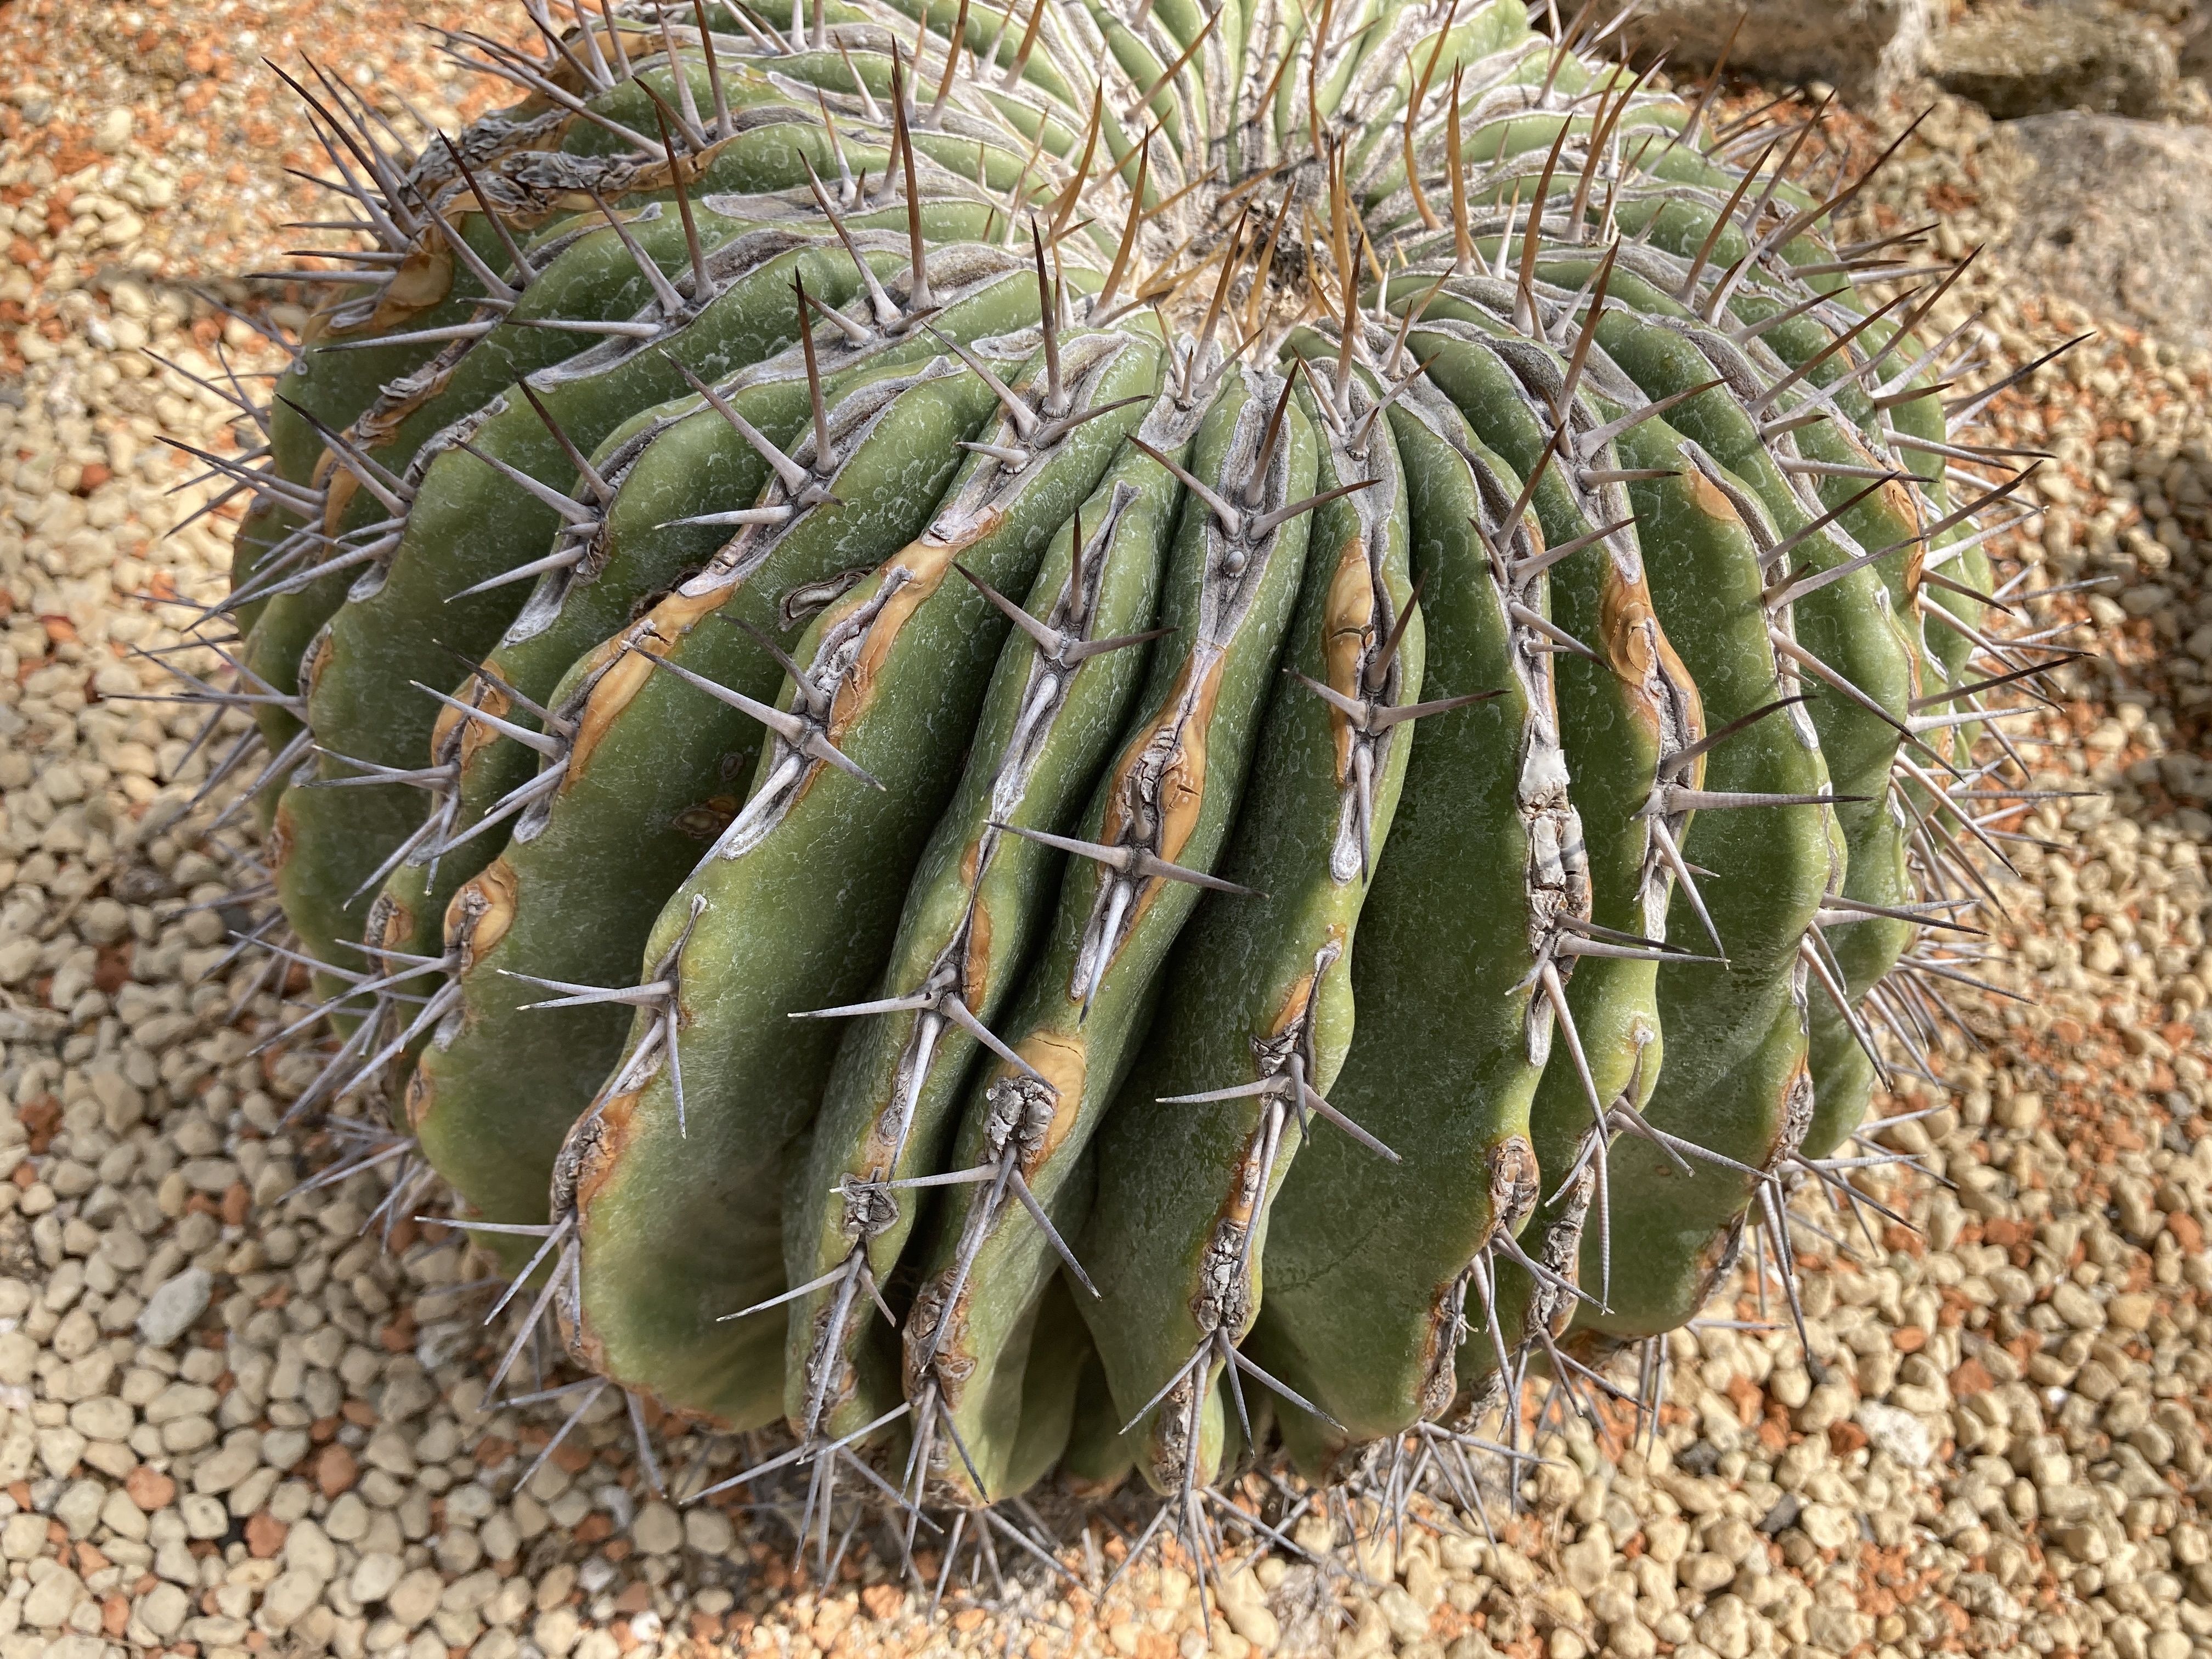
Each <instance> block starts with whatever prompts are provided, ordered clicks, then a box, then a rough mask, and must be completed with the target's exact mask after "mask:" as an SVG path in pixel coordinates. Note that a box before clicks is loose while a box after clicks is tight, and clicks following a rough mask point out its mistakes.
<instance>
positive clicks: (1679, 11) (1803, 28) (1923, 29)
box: [1560, 0, 1942, 100]
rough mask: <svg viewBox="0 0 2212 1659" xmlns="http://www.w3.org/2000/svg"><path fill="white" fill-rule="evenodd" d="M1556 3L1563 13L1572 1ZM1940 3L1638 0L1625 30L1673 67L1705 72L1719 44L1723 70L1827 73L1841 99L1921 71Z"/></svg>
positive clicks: (1809, 76)
mask: <svg viewBox="0 0 2212 1659" xmlns="http://www.w3.org/2000/svg"><path fill="white" fill-rule="evenodd" d="M1623 6H1624V0H1599V4H1598V8H1597V15H1600V16H1601V17H1602V16H1610V15H1613V14H1614V13H1617V12H1619V11H1620V10H1621V9H1623ZM1571 9H1573V8H1570V7H1567V6H1565V5H1562V6H1561V7H1560V13H1561V15H1566V14H1567V13H1568V12H1569V11H1570V10H1571ZM1941 12H1942V7H1940V6H1938V5H1936V4H1935V3H1933V0H1826V3H1823V4H1820V5H1811V6H1808V5H1806V4H1804V3H1803V0H1644V3H1643V4H1641V5H1639V6H1638V7H1637V8H1636V14H1635V15H1634V16H1633V17H1632V18H1631V19H1630V20H1629V21H1628V22H1627V24H1626V26H1625V27H1624V28H1623V31H1622V33H1623V34H1624V35H1625V37H1626V45H1627V46H1628V48H1629V49H1630V50H1631V51H1632V52H1633V53H1634V54H1635V55H1636V56H1637V57H1638V59H1639V60H1640V59H1643V58H1648V57H1650V56H1651V55H1653V54H1656V53H1657V52H1662V51H1664V52H1667V53H1668V58H1667V62H1668V66H1669V67H1670V68H1673V69H1674V70H1705V69H1709V68H1711V66H1712V64H1714V62H1715V61H1716V60H1717V59H1718V58H1719V57H1720V54H1721V52H1722V50H1723V47H1725V48H1726V49H1727V52H1728V63H1729V68H1730V69H1734V70H1744V71H1746V72H1747V73H1749V74H1752V75H1756V76H1762V77H1764V78H1766V79H1769V80H1777V81H1826V82H1829V83H1830V84H1832V86H1834V87H1835V88H1837V89H1838V91H1840V92H1841V93H1843V94H1844V95H1845V96H1846V97H1848V98H1851V99H1854V100H1871V99H1878V98H1881V97H1882V96H1884V95H1886V94H1888V93H1889V92H1891V91H1893V90H1894V89H1895V88H1897V87H1899V85H1900V84H1901V83H1902V82H1905V81H1909V80H1911V78H1912V77H1913V76H1915V75H1917V74H1918V73H1919V70H1920V66H1921V61H1922V58H1923V56H1924V55H1925V53H1926V52H1927V49H1928V43H1929V36H1930V33H1931V31H1932V30H1933V29H1934V28H1935V27H1936V26H1937V24H1938V22H1939V21H1940V14H1941ZM1739 20H1741V27H1738V21H1739ZM1731 32H1733V33H1734V34H1735V42H1734V44H1733V45H1730V44H1729V35H1730V33H1731Z"/></svg>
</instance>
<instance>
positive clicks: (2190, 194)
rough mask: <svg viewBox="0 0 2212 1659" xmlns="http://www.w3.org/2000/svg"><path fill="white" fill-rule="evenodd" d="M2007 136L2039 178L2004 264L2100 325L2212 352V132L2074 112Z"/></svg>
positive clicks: (2012, 127)
mask: <svg viewBox="0 0 2212 1659" xmlns="http://www.w3.org/2000/svg"><path fill="white" fill-rule="evenodd" d="M2002 131H2003V137H2004V139H2005V142H2007V143H2010V144H2012V145H2014V146H2015V147H2016V148H2017V149H2018V150H2019V151H2020V153H2021V155H2024V156H2026V157H2027V159H2028V160H2029V161H2033V163H2034V168H2035V170H2034V173H2033V175H2032V177H2031V178H2030V179H2028V180H2027V184H2026V186H2025V188H2024V189H2023V190H2022V191H2021V199H2020V213H2019V216H2018V218H2017V219H2016V220H2015V222H2014V225H2013V228H2012V234H2011V238H2010V240H2008V243H2007V244H2006V246H2005V249H2004V254H2005V260H2006V263H2007V264H2008V265H2009V266H2011V267H2012V268H2013V269H2015V270H2019V271H2021V273H2022V274H2023V275H2025V276H2027V277H2028V278H2030V279H2031V280H2032V281H2033V283H2035V284H2036V285H2037V286H2038V287H2039V288H2042V289H2047V290H2049V291H2050V292H2051V293H2054V294H2063V295H2065V296H2066V297H2067V298H2068V299H2070V300H2072V301H2075V303H2076V304H2078V305H2081V306H2083V307H2087V309H2089V310H2091V311H2093V312H2095V313H2098V314H2100V315H2102V316H2108V317H2116V318H2121V319H2125V320H2126V321H2128V322H2130V323H2132V324H2134V325H2136V326H2137V327H2139V328H2148V329H2151V330H2154V331H2155V332H2157V334H2158V335H2159V336H2160V337H2161V338H2163V339H2166V340H2170V341H2172V342H2173V343H2175V344H2177V345H2187V346H2204V345H2212V129H2207V128H2204V127H2192V126H2168V125H2161V124H2160V123H2158V122H2154V121H2131V120H2128V119H2126V118H2123V117H2120V116H2115V115H2089V114H2083V113H2078V112H2075V113H2066V114H2058V115H2035V116H2030V117H2028V118H2027V119H2025V120H2020V121H2012V122H2008V123H2007V124H2006V125H2005V126H2004V127H2003V129H2002Z"/></svg>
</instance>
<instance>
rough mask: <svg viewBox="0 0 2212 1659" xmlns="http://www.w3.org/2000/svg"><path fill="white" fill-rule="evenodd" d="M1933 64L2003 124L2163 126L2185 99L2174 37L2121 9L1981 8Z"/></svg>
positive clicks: (1934, 52) (1950, 31)
mask: <svg viewBox="0 0 2212 1659" xmlns="http://www.w3.org/2000/svg"><path fill="white" fill-rule="evenodd" d="M1814 10H1815V11H1818V10H1820V9H1818V8H1815V9H1814ZM1926 63H1927V69H1928V72H1929V75H1930V76H1933V77H1934V78H1935V80H1936V82H1938V83H1939V84H1941V85H1942V86H1943V87H1944V88H1947V89H1948V90H1949V91H1952V92H1955V93H1957V94H1959V95H1960V97H1962V98H1966V99H1970V100H1972V101H1973V102H1975V103H1977V104H1979V105H1980V106H1982V107H1983V108H1984V109H1985V110H1987V111H1988V112H1990V114H1991V115H1993V116H1995V117H1996V118H1997V119H1999V120H2001V121H2009V120H2015V119H2017V118H2020V117H2021V116H2027V115H2042V114H2046V113H2049V112H2052V111H2057V110H2090V111H2093V112H2099V113H2103V114H2116V115H2128V116H2135V117H2138V118H2157V117H2159V116H2162V115H2166V114H2168V113H2170V112H2174V110H2175V109H2176V107H2177V101H2178V97H2179V93H2178V88H2177V86H2176V82H2177V79H2178V76H2179V66H2178V64H2177V63H2176V60H2175V55H2174V48H2173V46H2172V41H2171V40H2169V38H2168V36H2167V34H2166V31H2165V30H2164V28H2162V27H2160V25H2159V24H2157V23H2155V22H2153V21H2150V20H2148V19H2147V18H2144V17H2142V16H2140V15H2136V13H2135V12H2132V11H2129V10H2125V9H2122V8H2121V7H2118V6H2117V5H2086V6H2073V5H2065V4H2048V3H2045V4H2031V3H2021V0H2006V3H2002V4H1996V5H1987V6H1980V7H1977V8H1975V9H1973V10H1972V11H1970V12H1968V13H1967V14H1966V15H1965V16H1964V17H1962V18H1960V20H1958V21H1955V22H1954V23H1953V24H1952V25H1951V26H1950V27H1948V28H1946V29H1944V30H1943V31H1942V33H1941V34H1940V35H1938V36H1936V37H1934V38H1933V39H1932V40H1931V42H1930V44H1929V49H1928V52H1927V58H1926Z"/></svg>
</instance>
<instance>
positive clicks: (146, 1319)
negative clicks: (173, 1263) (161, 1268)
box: [138, 1267, 215, 1348]
mask: <svg viewBox="0 0 2212 1659" xmlns="http://www.w3.org/2000/svg"><path fill="white" fill-rule="evenodd" d="M214 1289H215V1281H214V1280H213V1279H210V1277H209V1276H208V1274H207V1272H206V1270H205V1269H204V1268H200V1267H187V1268H185V1270H184V1272H182V1273H179V1274H178V1275H177V1276H176V1277H175V1278H174V1279H168V1280H167V1281H165V1282H164V1283H163V1284H162V1285H161V1287H160V1288H159V1289H157V1290H156V1291H155V1292H154V1294H153V1295H151V1296H149V1297H147V1298H146V1305H145V1307H144V1308H143V1310H141V1311H140V1312H139V1315H138V1338H139V1340H141V1341H142V1342H145V1343H147V1344H149V1346H153V1347H156V1348H166V1347H167V1346H169V1345H170V1344H171V1343H173V1342H174V1341H175V1340H177V1339H178V1338H179V1337H180V1336H182V1335H183V1334H185V1332H186V1331H188V1330H190V1329H191V1328H192V1322H193V1321H195V1320H197V1318H198V1317H199V1316H201V1315H202V1314H204V1313H205V1312H206V1311H207V1305H208V1297H209V1296H210V1294H211V1293H212V1292H213V1291H214Z"/></svg>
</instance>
